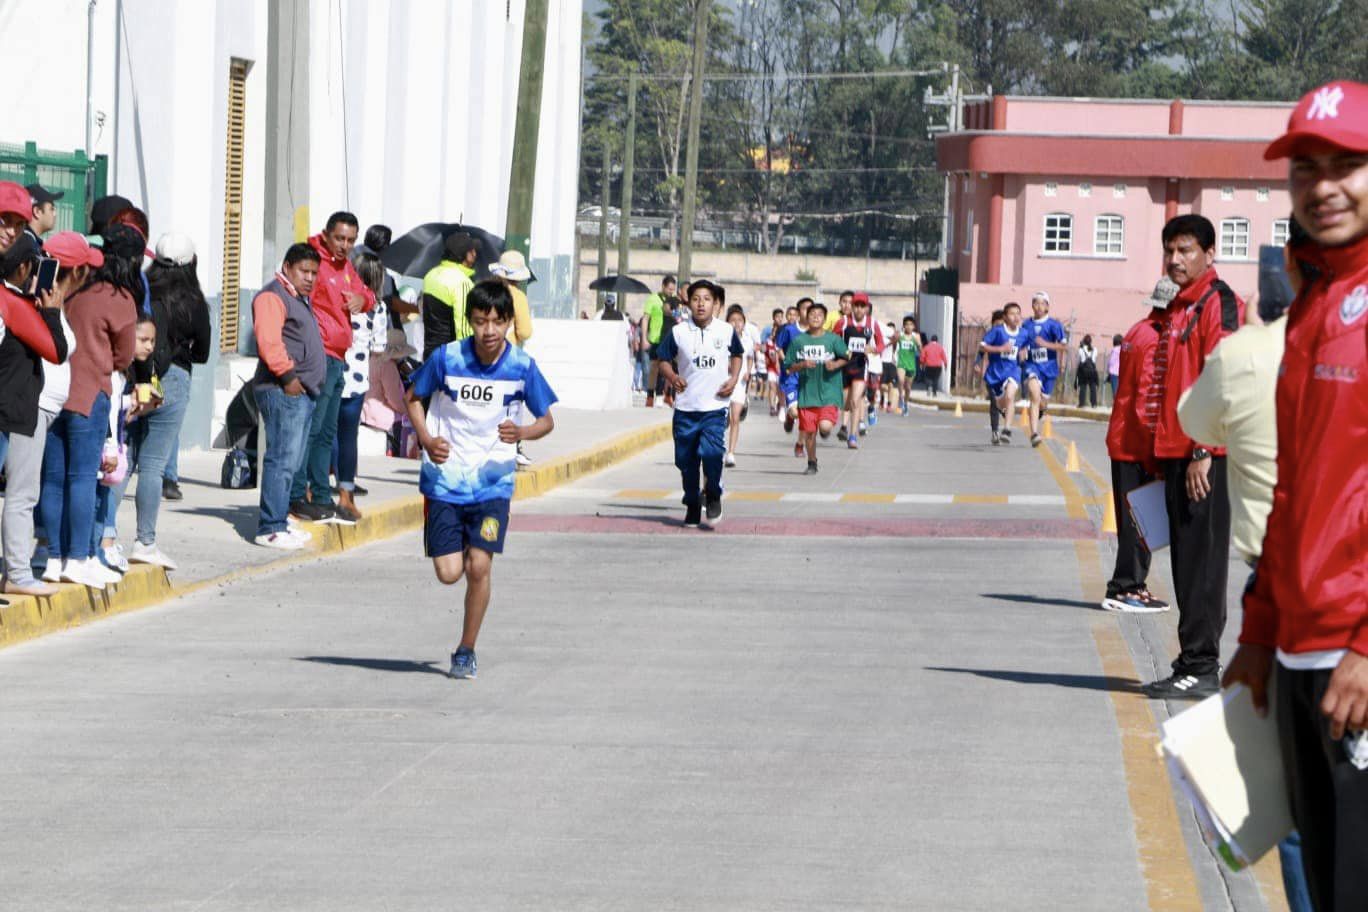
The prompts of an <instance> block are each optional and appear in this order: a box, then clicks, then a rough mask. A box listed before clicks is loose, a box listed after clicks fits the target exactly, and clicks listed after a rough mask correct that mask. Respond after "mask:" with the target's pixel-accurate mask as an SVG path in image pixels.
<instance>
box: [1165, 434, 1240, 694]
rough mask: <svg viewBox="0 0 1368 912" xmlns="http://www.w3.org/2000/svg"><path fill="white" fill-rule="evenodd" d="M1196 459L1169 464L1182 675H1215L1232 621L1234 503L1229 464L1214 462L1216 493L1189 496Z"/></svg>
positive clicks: (1168, 497)
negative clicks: (1230, 585) (1228, 610)
mask: <svg viewBox="0 0 1368 912" xmlns="http://www.w3.org/2000/svg"><path fill="white" fill-rule="evenodd" d="M1189 461H1190V460H1187V459H1169V460H1165V461H1164V500H1165V503H1166V504H1167V506H1168V520H1169V558H1170V560H1171V561H1172V566H1173V594H1174V596H1175V597H1176V598H1177V601H1178V648H1179V650H1180V651H1179V653H1178V658H1176V659H1174V660H1173V670H1174V672H1175V673H1177V674H1194V675H1201V674H1211V673H1213V672H1215V671H1217V670H1219V669H1220V667H1221V666H1220V650H1221V632H1222V631H1223V630H1225V622H1226V578H1227V576H1228V572H1229V567H1228V562H1229V560H1230V499H1229V495H1228V493H1227V490H1226V460H1225V457H1224V456H1213V457H1211V470H1210V472H1209V473H1208V474H1207V479H1208V480H1209V481H1210V482H1211V493H1209V494H1208V495H1207V496H1206V497H1204V498H1203V499H1202V500H1200V501H1197V502H1195V503H1194V502H1193V501H1191V500H1189V499H1188V495H1187V468H1188V463H1189Z"/></svg>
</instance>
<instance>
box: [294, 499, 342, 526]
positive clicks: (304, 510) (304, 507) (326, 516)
mask: <svg viewBox="0 0 1368 912" xmlns="http://www.w3.org/2000/svg"><path fill="white" fill-rule="evenodd" d="M290 515H291V516H295V517H298V518H299V519H305V520H308V521H310V522H327V521H329V520H331V519H332V518H333V508H332V507H330V506H324V505H323V504H316V503H312V502H311V501H307V500H296V501H295V502H294V503H292V504H290Z"/></svg>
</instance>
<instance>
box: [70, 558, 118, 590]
mask: <svg viewBox="0 0 1368 912" xmlns="http://www.w3.org/2000/svg"><path fill="white" fill-rule="evenodd" d="M110 577H115V578H116V579H117V577H118V574H116V573H115V572H114V571H113V570H106V569H105V568H104V567H102V566H100V562H99V561H98V560H96V559H95V558H93V557H87V558H86V559H85V560H69V561H66V562H65V563H64V564H62V582H65V583H76V584H77V585H80V586H88V587H89V588H91V589H104V588H105V587H107V586H109V585H111V584H112V583H113V582H115V580H114V579H110Z"/></svg>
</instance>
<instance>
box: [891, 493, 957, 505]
mask: <svg viewBox="0 0 1368 912" xmlns="http://www.w3.org/2000/svg"><path fill="white" fill-rule="evenodd" d="M893 502H894V503H895V504H952V503H954V502H955V495H953V494H899V495H897V496H896V497H894V498H893Z"/></svg>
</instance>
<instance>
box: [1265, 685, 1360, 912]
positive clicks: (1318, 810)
mask: <svg viewBox="0 0 1368 912" xmlns="http://www.w3.org/2000/svg"><path fill="white" fill-rule="evenodd" d="M1331 674H1332V672H1331V671H1328V670H1327V671H1293V670H1292V669H1290V668H1284V667H1283V666H1282V665H1281V664H1279V665H1278V666H1277V670H1276V671H1275V672H1274V675H1275V677H1276V685H1275V686H1276V691H1277V692H1276V693H1275V694H1274V700H1275V701H1276V703H1277V708H1276V709H1277V711H1276V716H1277V720H1278V739H1279V741H1280V742H1281V744H1282V757H1283V768H1284V770H1285V771H1286V773H1287V797H1288V802H1289V803H1290V804H1291V806H1292V819H1293V820H1294V821H1295V822H1296V824H1297V830H1298V832H1300V833H1301V843H1302V867H1303V868H1304V869H1305V871H1306V883H1307V886H1308V887H1309V888H1310V892H1311V903H1312V905H1314V906H1315V907H1316V909H1317V912H1350V910H1354V912H1357V910H1361V909H1364V908H1368V864H1365V860H1368V770H1361V769H1358V768H1357V767H1355V766H1354V765H1353V764H1352V763H1350V762H1349V758H1348V754H1347V753H1346V750H1345V740H1347V739H1345V740H1340V741H1332V740H1330V724H1329V721H1328V720H1327V719H1326V718H1325V716H1323V715H1321V711H1320V701H1321V698H1323V697H1324V696H1325V690H1326V688H1327V687H1328V686H1329V684H1330V675H1331Z"/></svg>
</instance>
